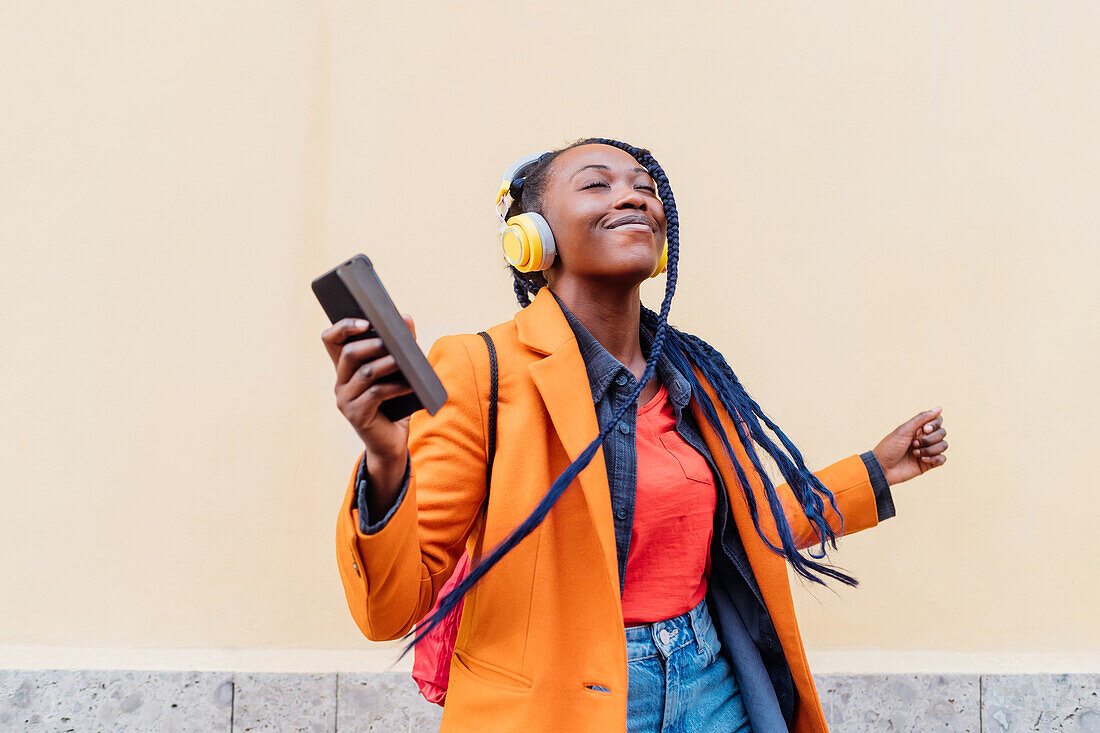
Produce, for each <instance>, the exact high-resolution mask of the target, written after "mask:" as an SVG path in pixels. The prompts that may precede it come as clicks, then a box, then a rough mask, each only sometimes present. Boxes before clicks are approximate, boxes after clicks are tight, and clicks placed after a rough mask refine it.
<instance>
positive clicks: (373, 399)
mask: <svg viewBox="0 0 1100 733" xmlns="http://www.w3.org/2000/svg"><path fill="white" fill-rule="evenodd" d="M412 391H413V388H412V387H410V386H409V385H408V383H406V382H375V383H374V384H372V385H371V386H370V387H368V388H367V389H365V390H364V391H363V393H362V394H361V395H359V396H358V397H356V398H355V399H354V400H351V401H350V402H348V403H347V404H346V405H345V406H344V408H343V410H342V411H343V413H344V415H346V416H347V418H348V420H350V421H352V423H354V424H356V425H366V424H368V423H369V422H371V420H372V418H373V417H374V415H375V414H377V412H378V410H379V408H380V407H381V405H382V403H383V402H385V401H386V400H391V399H393V398H394V397H400V396H401V395H405V394H409V393H410V392H412Z"/></svg>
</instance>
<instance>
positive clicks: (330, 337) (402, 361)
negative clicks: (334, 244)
mask: <svg viewBox="0 0 1100 733" xmlns="http://www.w3.org/2000/svg"><path fill="white" fill-rule="evenodd" d="M313 292H314V294H315V295H316V296H317V299H318V300H319V301H320V303H321V306H322V307H323V308H324V309H325V313H326V314H328V317H329V319H330V320H331V321H332V323H333V325H332V328H329V329H327V330H325V332H324V333H323V334H322V335H321V340H322V341H323V342H324V343H325V348H326V350H327V351H328V353H329V357H330V358H331V359H332V361H333V364H334V365H335V367H336V404H337V407H339V408H340V412H341V413H343V415H344V417H345V418H347V420H348V422H350V423H351V424H352V427H354V428H355V431H356V432H357V433H358V434H359V437H360V438H361V439H362V440H363V443H364V445H365V446H366V456H367V460H368V463H367V471H368V474H369V476H370V477H371V481H372V487H373V486H385V487H389V486H391V484H392V485H393V486H395V487H396V485H397V483H398V482H399V481H400V479H401V476H402V475H403V473H404V469H405V464H406V460H407V450H408V449H407V444H408V433H409V427H408V422H409V421H408V416H409V415H410V414H411V413H413V412H415V411H416V410H418V409H421V408H424V409H426V410H427V411H428V412H429V413H430V414H433V415H434V414H435V413H436V411H437V410H439V408H440V407H442V405H443V403H444V402H446V401H447V391H446V390H445V389H444V388H443V384H442V383H441V382H440V381H439V377H438V376H437V375H436V373H435V371H434V370H433V369H432V367H431V365H430V364H429V363H428V360H427V359H426V358H425V357H424V353H423V352H422V351H421V350H420V347H419V346H417V345H416V337H415V334H414V333H413V330H412V329H413V322H412V319H411V318H408V317H405V318H404V319H403V318H402V316H401V315H400V314H399V313H398V312H397V308H396V307H395V306H394V304H393V301H392V300H391V299H390V296H389V293H387V292H386V289H385V287H383V285H382V281H381V280H380V279H379V277H378V273H377V272H375V270H374V266H373V265H372V264H371V261H370V260H369V259H368V258H367V257H366V256H365V255H361V254H360V255H356V256H355V257H352V258H351V259H350V260H348V261H346V262H344V263H342V264H340V265H337V266H336V267H334V268H332V269H331V270H329V271H328V272H326V273H325V274H324V275H321V276H320V277H318V278H317V279H315V280H314V281H313ZM376 472H378V473H380V474H382V475H381V480H379V481H378V482H376V481H375V479H376ZM393 474H396V476H393ZM391 478H392V479H393V481H392V482H391V481H390V480H389V479H391ZM394 491H395V492H396V488H395V489H394Z"/></svg>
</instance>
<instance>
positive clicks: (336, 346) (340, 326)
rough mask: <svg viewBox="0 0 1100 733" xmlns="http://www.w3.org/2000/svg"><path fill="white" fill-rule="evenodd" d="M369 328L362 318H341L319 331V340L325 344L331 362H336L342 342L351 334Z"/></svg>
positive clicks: (342, 345)
mask: <svg viewBox="0 0 1100 733" xmlns="http://www.w3.org/2000/svg"><path fill="white" fill-rule="evenodd" d="M369 329H370V324H369V323H368V322H367V321H365V320H363V319H362V318H341V319H340V320H339V321H337V322H336V323H334V324H332V325H331V326H330V327H329V328H326V329H325V330H324V331H322V332H321V341H323V342H324V344H325V350H326V351H328V355H329V358H331V359H332V363H333V364H336V363H337V362H338V361H339V359H340V351H341V350H342V349H343V347H344V344H345V343H347V340H348V339H349V338H351V337H352V336H355V335H357V334H361V333H363V332H365V331H367V330H369Z"/></svg>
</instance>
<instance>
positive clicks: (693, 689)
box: [626, 599, 752, 733]
mask: <svg viewBox="0 0 1100 733" xmlns="http://www.w3.org/2000/svg"><path fill="white" fill-rule="evenodd" d="M720 652H721V642H719V641H718V633H717V631H716V630H715V628H714V624H713V623H712V622H711V619H710V613H709V612H708V611H707V602H706V600H705V599H704V600H703V601H701V602H700V603H699V605H698V606H696V607H695V608H693V609H691V610H690V611H688V612H687V613H685V614H682V615H680V616H677V617H676V618H670V619H668V620H667V621H658V622H657V623H653V624H646V625H644V626H628V627H627V628H626V659H627V671H628V673H629V677H628V679H629V686H628V689H627V702H626V729H627V731H628V733H688V732H690V731H706V733H711V732H714V733H717V732H718V731H721V732H722V733H727V732H729V733H748V732H749V731H751V730H752V729H751V728H750V727H749V717H748V714H747V713H746V712H745V706H744V704H743V703H742V701H741V690H740V688H739V687H738V686H737V678H736V677H734V675H733V668H732V667H731V666H730V663H729V661H728V660H727V659H726V658H725V656H723V655H722V654H721V653H720Z"/></svg>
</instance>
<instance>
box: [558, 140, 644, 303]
mask: <svg viewBox="0 0 1100 733" xmlns="http://www.w3.org/2000/svg"><path fill="white" fill-rule="evenodd" d="M541 208H542V214H543V216H544V217H545V218H546V220H547V221H548V222H549V223H550V229H551V230H552V231H553V232H554V241H555V242H556V243H557V248H558V257H557V258H556V259H555V260H554V264H553V265H552V266H551V267H550V269H549V270H548V271H547V273H546V275H547V281H548V282H549V283H551V284H553V283H554V281H555V280H557V279H558V278H562V277H577V278H581V279H586V280H602V281H604V282H605V283H606V284H609V285H610V284H613V283H614V284H627V285H637V284H639V283H641V282H644V281H645V280H646V278H648V277H649V276H650V274H652V273H653V270H654V269H655V268H656V267H657V261H658V258H659V257H660V255H661V250H662V248H663V247H664V243H665V235H666V223H665V210H664V206H662V204H661V199H660V197H658V195H657V189H656V185H655V184H654V182H653V179H652V178H651V177H650V175H649V173H647V172H646V170H645V168H643V167H642V166H641V165H639V164H638V161H636V160H634V157H633V156H631V155H630V153H627V152H626V151H624V150H620V149H619V148H616V147H612V146H610V145H601V144H591V145H578V146H577V147H575V148H570V149H568V150H566V151H564V152H563V153H561V154H560V155H559V156H557V158H555V159H554V161H553V162H552V163H551V171H550V176H549V181H548V183H547V186H546V189H545V191H544V193H543V195H542V207H541Z"/></svg>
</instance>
